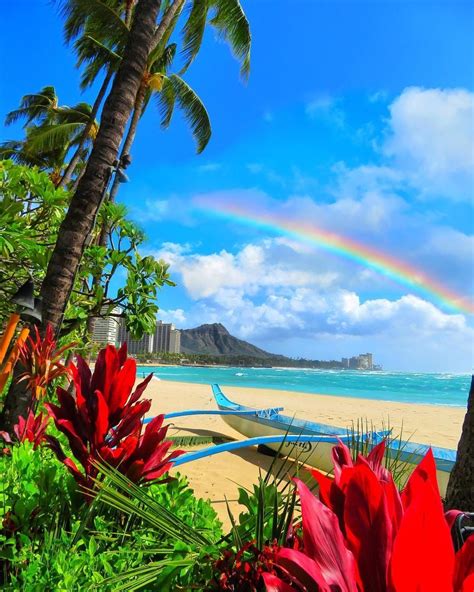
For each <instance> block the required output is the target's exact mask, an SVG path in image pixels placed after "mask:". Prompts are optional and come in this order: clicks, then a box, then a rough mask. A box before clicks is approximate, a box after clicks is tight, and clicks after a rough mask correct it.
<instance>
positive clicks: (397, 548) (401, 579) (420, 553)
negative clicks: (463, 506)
mask: <svg viewBox="0 0 474 592" xmlns="http://www.w3.org/2000/svg"><path fill="white" fill-rule="evenodd" d="M429 462H430V461H429V460H428V465H429ZM420 464H421V463H420ZM425 466H426V463H425ZM424 470H425V469H423V467H422V469H421V470H420V471H418V474H417V476H416V477H415V481H413V482H412V485H411V488H410V490H409V493H410V496H409V500H410V501H409V505H408V507H407V509H406V510H405V514H404V516H403V519H402V522H401V525H400V530H399V531H398V534H397V536H396V537H395V541H394V544H393V552H392V560H391V564H390V577H391V583H392V585H393V588H394V589H395V590H396V591H397V592H425V591H426V592H434V591H435V590H436V592H452V585H453V572H454V549H453V543H452V541H451V536H450V532H449V527H448V525H447V523H446V520H445V519H444V515H443V507H442V505H441V498H440V497H439V494H438V493H437V492H436V491H435V490H434V488H433V487H432V485H431V483H430V480H429V479H427V480H425V479H423V478H421V477H420V474H421V473H422V471H424ZM430 470H431V469H429V468H428V472H429V471H430ZM415 472H416V470H415ZM415 483H416V485H415Z"/></svg>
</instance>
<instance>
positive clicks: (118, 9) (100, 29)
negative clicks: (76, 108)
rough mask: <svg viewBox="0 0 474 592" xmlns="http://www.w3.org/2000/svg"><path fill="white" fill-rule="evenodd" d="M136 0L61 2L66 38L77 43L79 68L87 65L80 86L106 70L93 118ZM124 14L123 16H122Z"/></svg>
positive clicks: (73, 164) (73, 163) (72, 166)
mask: <svg viewBox="0 0 474 592" xmlns="http://www.w3.org/2000/svg"><path fill="white" fill-rule="evenodd" d="M134 4H135V2H134V0H128V1H127V2H121V1H118V2H117V1H114V0H107V1H103V0H64V1H62V2H60V7H61V13H62V15H63V16H64V18H65V26H64V30H65V38H66V42H67V43H71V42H72V41H73V40H75V42H74V49H75V51H76V54H77V58H78V59H77V64H76V65H77V67H78V68H80V67H82V66H84V72H83V75H82V77H81V88H82V89H83V90H84V89H85V88H87V87H89V86H91V84H92V83H93V82H94V81H95V80H96V78H97V77H98V76H99V75H100V74H101V73H102V72H103V71H105V74H104V78H103V80H102V83H101V86H100V89H99V92H98V94H97V97H96V99H95V101H94V104H93V106H92V112H91V117H92V119H95V117H96V116H97V114H98V112H99V109H100V106H101V105H102V102H103V100H104V97H105V94H106V92H107V89H108V87H109V85H110V82H111V80H112V79H113V76H114V75H115V72H116V71H117V68H118V65H119V63H120V56H119V54H118V53H116V52H117V51H118V52H120V54H122V53H123V50H124V48H125V44H126V42H127V39H128V35H129V33H130V24H131V19H132V14H133V7H134ZM122 14H123V18H122V16H121V15H122ZM88 133H89V129H88V128H87V127H86V128H85V129H84V131H83V134H82V137H81V139H80V141H79V142H78V144H77V148H76V151H75V153H74V154H73V156H72V157H71V160H70V161H69V164H68V166H67V168H66V170H65V172H64V175H63V177H62V179H61V181H60V183H59V185H60V186H61V187H63V186H65V185H67V184H68V183H69V181H70V180H71V178H72V176H73V174H74V172H75V170H76V168H77V166H78V164H79V162H80V160H81V151H82V150H83V147H84V145H85V144H86V142H87V135H88Z"/></svg>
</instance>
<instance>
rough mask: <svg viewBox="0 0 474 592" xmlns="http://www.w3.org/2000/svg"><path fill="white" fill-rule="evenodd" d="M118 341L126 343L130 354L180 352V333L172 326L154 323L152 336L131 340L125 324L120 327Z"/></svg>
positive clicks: (160, 322) (158, 322)
mask: <svg viewBox="0 0 474 592" xmlns="http://www.w3.org/2000/svg"><path fill="white" fill-rule="evenodd" d="M118 340H119V342H120V343H124V342H126V343H127V350H128V353H130V354H132V355H133V354H152V353H153V354H158V353H174V354H179V353H180V351H181V333H180V331H178V330H177V329H176V328H175V327H174V325H173V324H171V323H163V322H162V321H156V327H155V331H154V333H153V334H152V335H146V334H145V335H143V337H142V338H141V339H132V337H131V335H130V333H129V332H128V331H127V329H126V328H125V323H122V325H121V326H120V330H119V334H118Z"/></svg>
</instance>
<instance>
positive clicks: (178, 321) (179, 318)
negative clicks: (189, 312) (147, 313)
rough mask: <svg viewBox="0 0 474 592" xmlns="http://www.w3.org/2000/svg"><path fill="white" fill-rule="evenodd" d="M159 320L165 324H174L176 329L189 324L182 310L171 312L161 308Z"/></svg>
mask: <svg viewBox="0 0 474 592" xmlns="http://www.w3.org/2000/svg"><path fill="white" fill-rule="evenodd" d="M158 318H159V319H160V320H162V321H163V322H164V323H173V324H174V325H175V326H176V327H183V326H184V325H185V324H186V322H187V318H186V313H185V312H184V310H183V309H182V308H175V309H169V310H165V309H163V308H160V310H159V311H158Z"/></svg>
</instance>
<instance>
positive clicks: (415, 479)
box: [401, 448, 439, 509]
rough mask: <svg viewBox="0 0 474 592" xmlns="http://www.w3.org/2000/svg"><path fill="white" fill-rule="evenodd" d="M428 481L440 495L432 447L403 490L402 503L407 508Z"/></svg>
mask: <svg viewBox="0 0 474 592" xmlns="http://www.w3.org/2000/svg"><path fill="white" fill-rule="evenodd" d="M426 482H428V483H429V484H430V485H431V487H432V488H433V490H434V491H435V492H436V494H437V496H438V497H439V488H438V480H437V479H436V463H435V460H434V457H433V451H432V450H431V448H430V449H429V450H428V452H427V453H426V455H425V457H424V458H423V460H422V461H421V462H420V464H419V465H417V467H416V468H415V470H414V471H413V473H412V474H411V475H410V478H409V479H408V482H407V484H406V487H405V489H404V490H403V491H402V496H401V497H402V503H403V507H404V508H405V509H406V508H408V507H409V506H410V504H411V503H412V500H413V499H414V498H415V497H416V496H417V493H418V490H419V489H420V488H421V489H423V488H424V484H425V483H426Z"/></svg>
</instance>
